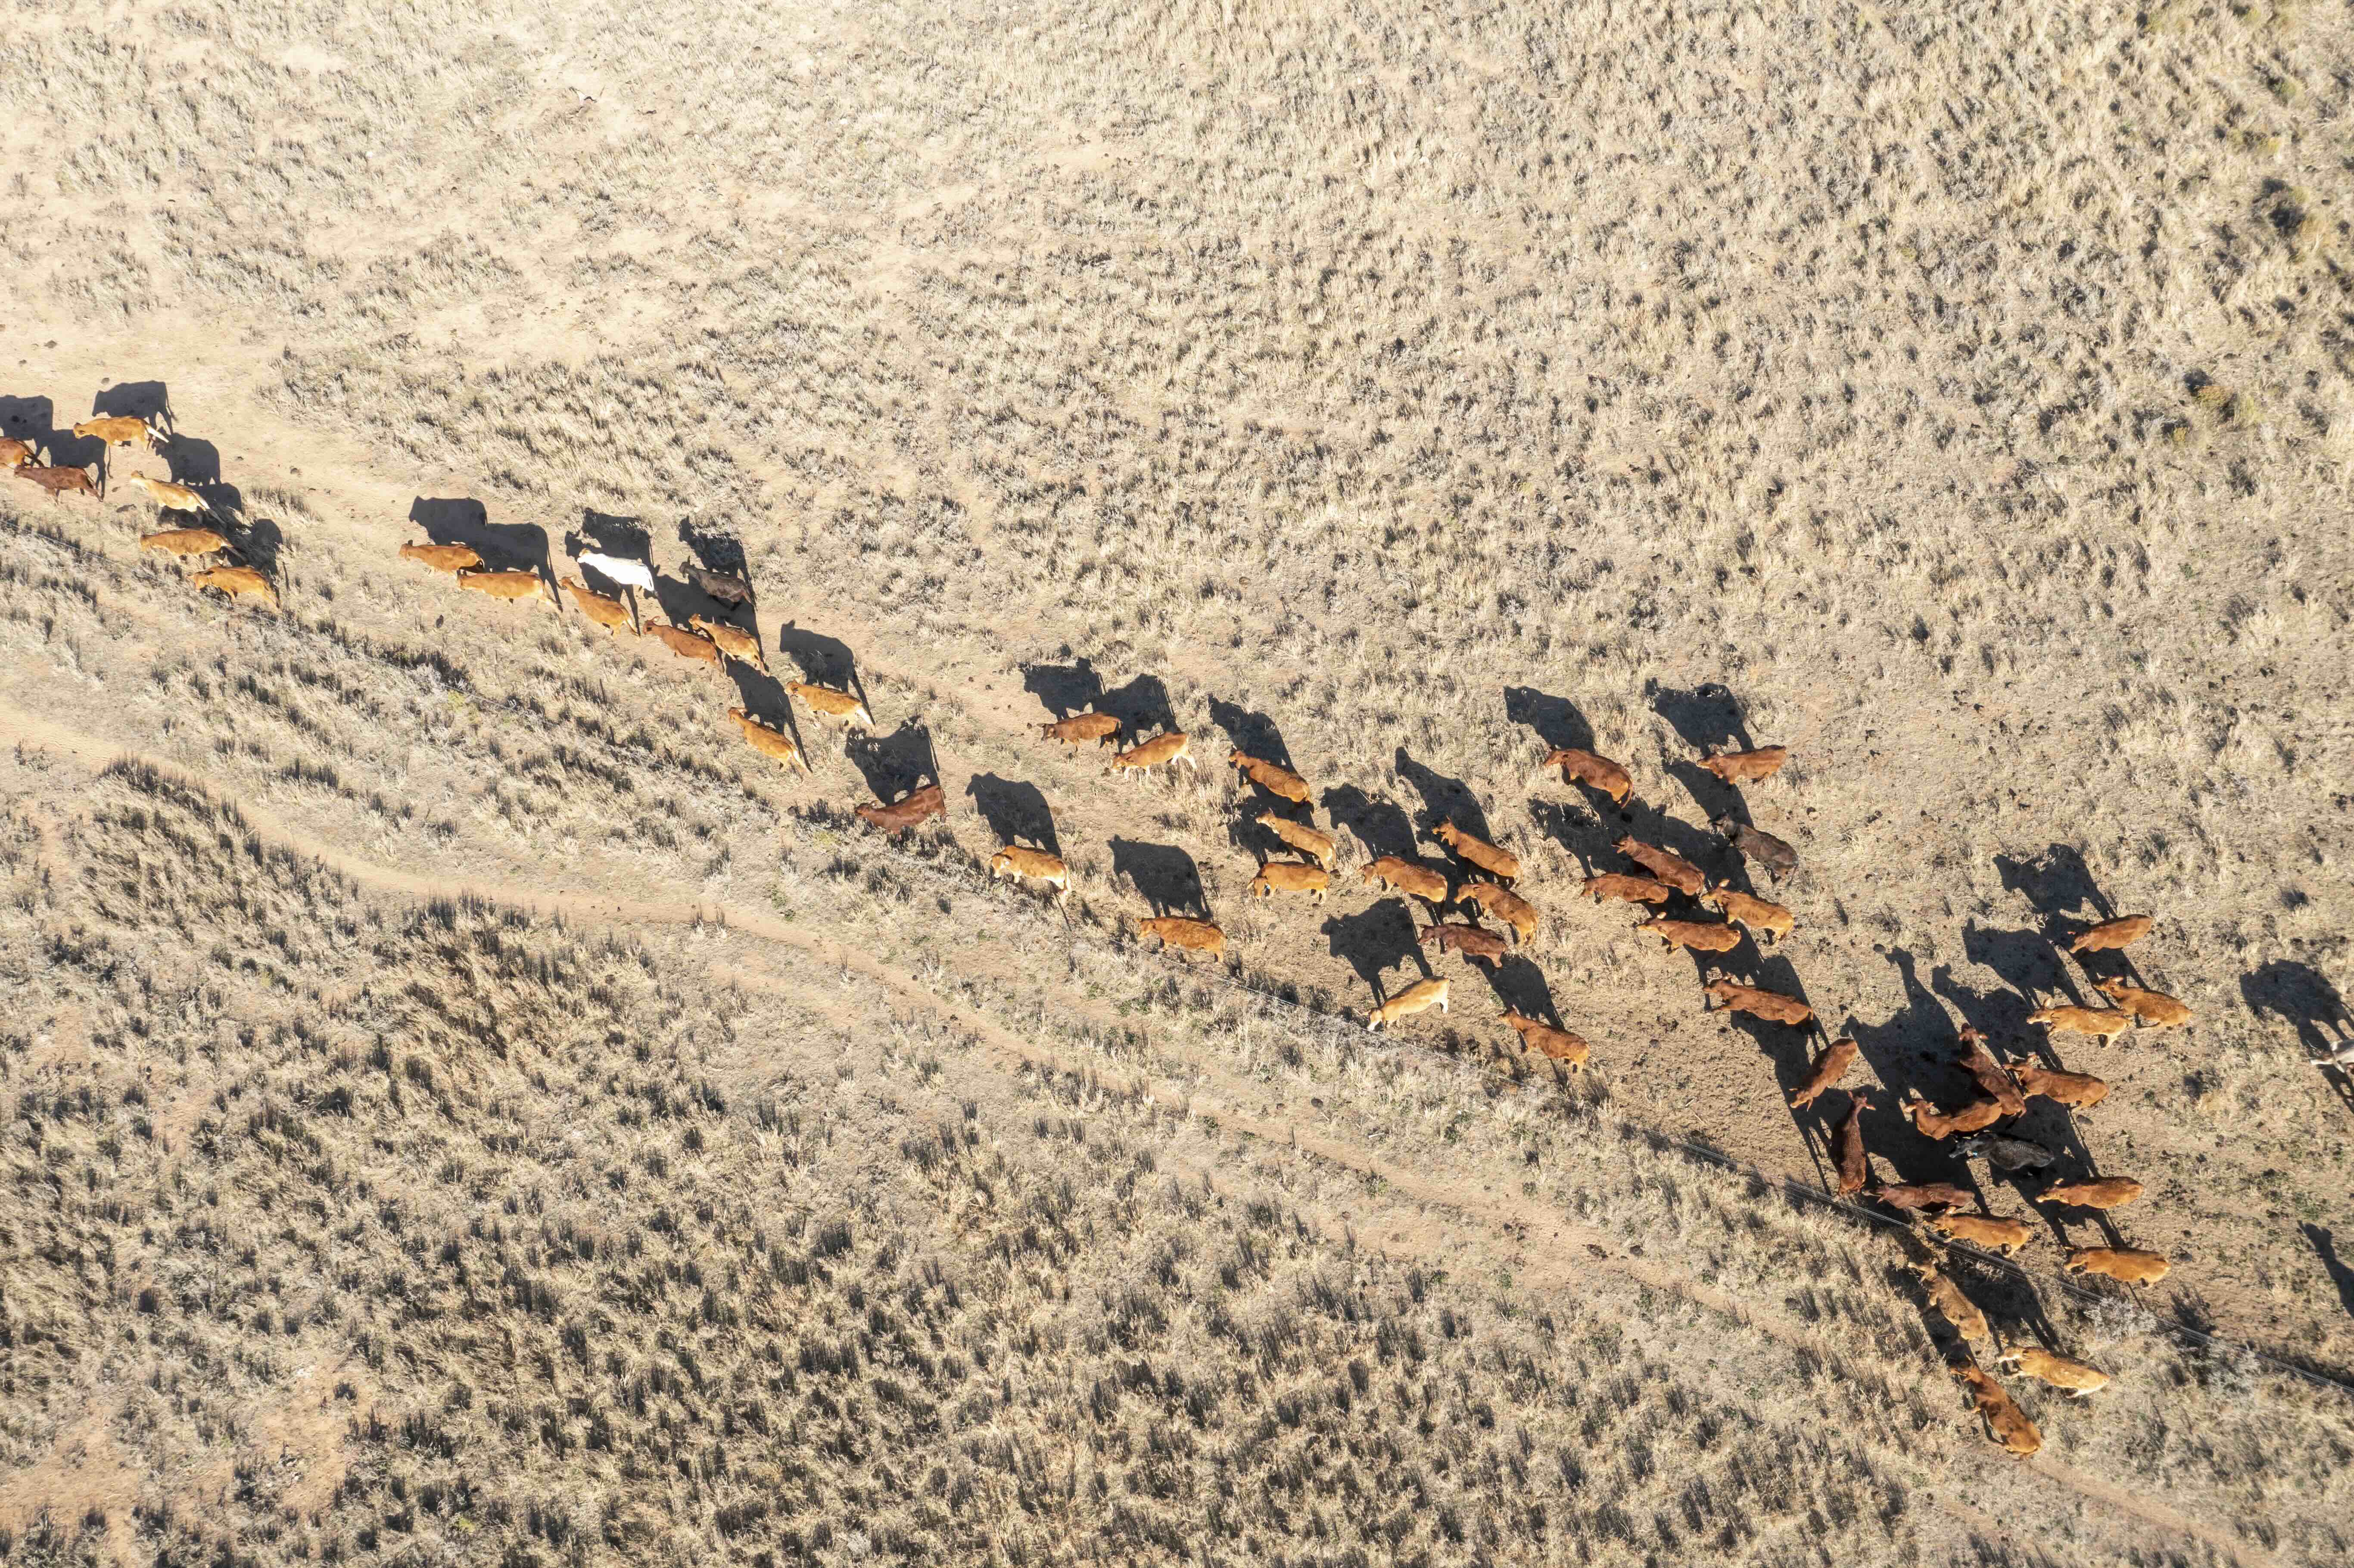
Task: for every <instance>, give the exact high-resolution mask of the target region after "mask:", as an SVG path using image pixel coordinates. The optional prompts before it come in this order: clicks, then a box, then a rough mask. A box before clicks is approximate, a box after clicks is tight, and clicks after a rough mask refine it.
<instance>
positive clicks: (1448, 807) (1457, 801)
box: [1391, 746, 1496, 843]
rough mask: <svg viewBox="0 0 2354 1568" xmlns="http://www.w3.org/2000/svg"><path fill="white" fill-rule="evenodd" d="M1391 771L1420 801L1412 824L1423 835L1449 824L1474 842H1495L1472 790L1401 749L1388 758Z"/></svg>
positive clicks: (1485, 813) (1486, 816)
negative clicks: (1445, 823) (1411, 788)
mask: <svg viewBox="0 0 2354 1568" xmlns="http://www.w3.org/2000/svg"><path fill="white" fill-rule="evenodd" d="M1391 767H1392V768H1394V769H1395V770H1396V773H1397V776H1398V777H1399V778H1400V779H1405V781H1406V782H1407V783H1408V784H1411V785H1413V786H1414V788H1415V790H1416V793H1418V794H1419V795H1421V797H1422V810H1421V811H1420V813H1418V815H1417V819H1416V822H1415V827H1416V830H1417V831H1418V832H1421V833H1422V834H1424V835H1425V836H1428V835H1431V834H1434V833H1436V832H1437V830H1438V825H1439V824H1440V823H1441V822H1452V823H1454V824H1455V825H1456V826H1457V827H1458V828H1460V829H1462V830H1463V831H1464V832H1467V833H1469V834H1471V835H1472V836H1473V837H1474V838H1482V839H1486V840H1487V841H1488V842H1490V843H1493V842H1495V838H1496V831H1495V830H1494V829H1493V828H1491V827H1490V826H1489V825H1488V813H1487V811H1486V810H1485V809H1483V808H1482V807H1481V806H1480V804H1479V796H1477V795H1475V794H1473V793H1472V792H1471V786H1469V784H1466V783H1464V782H1463V781H1462V780H1461V779H1449V778H1448V777H1447V775H1446V774H1444V773H1441V772H1438V771H1437V769H1435V768H1426V767H1425V766H1423V765H1422V764H1421V763H1419V762H1416V760H1415V759H1414V758H1411V757H1409V756H1407V755H1406V749H1405V747H1403V746H1401V747H1398V748H1397V752H1396V755H1395V756H1394V757H1393V758H1391Z"/></svg>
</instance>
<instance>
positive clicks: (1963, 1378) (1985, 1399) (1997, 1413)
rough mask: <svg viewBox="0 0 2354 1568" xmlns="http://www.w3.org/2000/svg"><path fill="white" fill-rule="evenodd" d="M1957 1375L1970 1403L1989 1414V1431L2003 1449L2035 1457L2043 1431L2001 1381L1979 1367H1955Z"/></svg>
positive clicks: (1979, 1412) (2007, 1451) (1983, 1412)
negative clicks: (1998, 1381) (2038, 1429)
mask: <svg viewBox="0 0 2354 1568" xmlns="http://www.w3.org/2000/svg"><path fill="white" fill-rule="evenodd" d="M1954 1376H1955V1377H1956V1379H1958V1380H1959V1381H1960V1382H1961V1383H1964V1384H1966V1385H1967V1387H1968V1389H1969V1391H1970V1404H1971V1405H1972V1407H1973V1408H1975V1409H1976V1410H1977V1411H1978V1414H1980V1415H1981V1416H1983V1417H1985V1418H1986V1425H1987V1431H1988V1432H1989V1433H1991V1434H1992V1435H1993V1436H1994V1440H1995V1441H1996V1442H1998V1443H1999V1444H2001V1445H2002V1451H2003V1452H2004V1453H2006V1454H2009V1456H2010V1457H2012V1458H2014V1459H2027V1458H2032V1457H2034V1456H2035V1455H2036V1453H2037V1452H2038V1451H2040V1450H2041V1448H2042V1446H2043V1434H2042V1433H2041V1432H2038V1431H2037V1430H2036V1429H2035V1423H2034V1422H2032V1421H2030V1420H2029V1419H2028V1418H2027V1412H2025V1411H2023V1410H2021V1409H2020V1408H2019V1405H2018V1403H2017V1402H2016V1401H2014V1400H2013V1399H2012V1398H2011V1397H2010V1395H2009V1393H2005V1392H2004V1391H2003V1386H2002V1384H2000V1383H1997V1382H1995V1381H1994V1379H1992V1378H1990V1377H1988V1376H1987V1374H1986V1373H1984V1372H1980V1371H1979V1370H1978V1368H1976V1367H1967V1366H1966V1367H1956V1368H1955V1369H1954Z"/></svg>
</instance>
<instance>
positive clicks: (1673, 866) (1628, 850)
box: [1611, 836, 1708, 898]
mask: <svg viewBox="0 0 2354 1568" xmlns="http://www.w3.org/2000/svg"><path fill="white" fill-rule="evenodd" d="M1611 848H1613V849H1615V850H1617V852H1618V853H1620V854H1623V855H1625V856H1626V857H1627V858H1628V860H1631V861H1633V862H1634V863H1636V864H1637V865H1639V866H1641V867H1642V868H1643V869H1644V870H1645V871H1648V872H1649V873H1650V874H1652V875H1653V876H1656V877H1658V878H1659V880H1660V881H1661V882H1664V883H1666V884H1667V885H1669V886H1670V887H1672V888H1674V889H1675V890H1676V891H1677V892H1678V893H1681V894H1682V895H1684V896H1685V897H1687V898H1697V897H1699V896H1700V895H1701V894H1702V891H1704V890H1705V889H1706V888H1707V886H1708V878H1707V877H1705V876H1702V874H1701V870H1700V867H1698V866H1696V865H1694V864H1693V863H1691V862H1690V861H1688V860H1686V859H1685V858H1684V857H1683V856H1681V855H1680V854H1671V853H1669V852H1668V851H1666V850H1663V849H1661V848H1659V846H1658V845H1656V844H1647V843H1645V842H1642V841H1641V840H1640V839H1638V838H1634V837H1632V836H1629V837H1627V838H1622V839H1620V840H1619V841H1618V842H1617V843H1615V844H1613V845H1612V846H1611Z"/></svg>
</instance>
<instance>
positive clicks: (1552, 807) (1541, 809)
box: [1529, 795, 1628, 876]
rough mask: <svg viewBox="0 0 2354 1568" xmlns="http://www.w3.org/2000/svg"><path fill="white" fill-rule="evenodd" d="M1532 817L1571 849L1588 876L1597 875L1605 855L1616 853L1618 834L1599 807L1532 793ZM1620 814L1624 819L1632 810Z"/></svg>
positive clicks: (1547, 834) (1572, 857)
mask: <svg viewBox="0 0 2354 1568" xmlns="http://www.w3.org/2000/svg"><path fill="white" fill-rule="evenodd" d="M1529 816H1530V818H1531V819H1532V821H1534V822H1535V823H1536V825H1537V832H1541V833H1543V835H1544V836H1545V837H1547V838H1549V839H1551V840H1553V842H1555V843H1557V844H1559V845H1560V846H1561V847H1562V848H1563V849H1564V850H1566V851H1568V852H1569V857H1570V858H1571V859H1572V860H1574V861H1575V862H1577V867H1578V870H1579V871H1580V872H1581V873H1583V874H1585V875H1587V876H1592V875H1593V874H1594V868H1595V866H1596V864H1597V863H1601V862H1602V859H1603V857H1604V856H1606V855H1609V854H1612V853H1615V852H1614V851H1613V850H1612V849H1611V848H1610V846H1611V844H1612V843H1613V842H1616V835H1615V834H1614V833H1613V832H1611V829H1610V825H1609V824H1608V823H1606V822H1605V821H1603V820H1602V815H1601V811H1600V810H1599V809H1598V808H1596V809H1594V810H1588V809H1587V808H1585V807H1584V806H1574V805H1568V804H1565V803H1564V802H1563V801H1560V800H1547V799H1545V798H1544V797H1543V796H1542V795H1532V796H1531V797H1529ZM1619 816H1620V818H1621V820H1622V821H1624V820H1626V818H1627V816H1628V813H1626V812H1623V811H1622V812H1620V813H1619Z"/></svg>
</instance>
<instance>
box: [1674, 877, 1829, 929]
mask: <svg viewBox="0 0 2354 1568" xmlns="http://www.w3.org/2000/svg"><path fill="white" fill-rule="evenodd" d="M1653 885H1654V886H1658V884H1656V883H1654V884H1653ZM1659 891H1660V892H1661V893H1663V894H1664V893H1665V892H1666V891H1667V889H1665V888H1663V887H1662V888H1660V889H1659ZM1700 901H1701V902H1702V904H1709V905H1713V906H1715V907H1716V908H1717V909H1718V910H1719V911H1720V912H1721V913H1723V916H1724V917H1725V918H1726V919H1728V920H1734V921H1738V922H1739V923H1740V924H1742V925H1744V926H1746V927H1749V928H1750V929H1751V930H1752V931H1755V932H1757V933H1759V934H1760V935H1763V936H1767V937H1772V938H1777V939H1778V938H1783V937H1787V936H1788V935H1789V934H1790V931H1791V928H1792V927H1795V926H1797V923H1798V917H1797V916H1795V915H1793V914H1791V913H1790V912H1789V910H1787V909H1786V908H1784V907H1783V906H1781V905H1779V904H1771V903H1768V902H1766V901H1765V899H1763V898H1753V897H1752V896H1750V895H1748V894H1746V893H1743V892H1740V891H1738V890H1737V889H1734V888H1731V887H1712V888H1711V889H1709V890H1708V891H1707V892H1706V893H1703V894H1702V895H1700Z"/></svg>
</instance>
